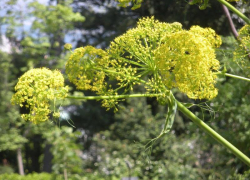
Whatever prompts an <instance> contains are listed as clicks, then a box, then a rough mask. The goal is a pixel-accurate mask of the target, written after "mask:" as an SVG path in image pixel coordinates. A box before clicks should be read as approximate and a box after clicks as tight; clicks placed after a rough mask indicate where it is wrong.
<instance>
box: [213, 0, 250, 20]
mask: <svg viewBox="0 0 250 180" xmlns="http://www.w3.org/2000/svg"><path fill="white" fill-rule="evenodd" d="M217 1H219V2H220V3H221V4H224V5H225V6H226V7H227V8H228V9H230V10H231V11H233V12H234V13H235V14H237V15H238V16H239V17H240V18H241V19H243V20H244V21H245V22H246V23H247V24H250V19H248V18H247V17H246V16H245V15H244V14H242V13H241V12H240V11H239V10H238V9H236V8H235V7H234V6H232V5H231V4H230V3H228V2H227V1H225V0H217Z"/></svg>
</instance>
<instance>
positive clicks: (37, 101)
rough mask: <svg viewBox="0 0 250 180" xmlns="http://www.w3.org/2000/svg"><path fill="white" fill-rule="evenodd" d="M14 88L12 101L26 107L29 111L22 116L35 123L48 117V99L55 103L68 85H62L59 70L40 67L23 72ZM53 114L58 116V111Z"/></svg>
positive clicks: (64, 94) (62, 81)
mask: <svg viewBox="0 0 250 180" xmlns="http://www.w3.org/2000/svg"><path fill="white" fill-rule="evenodd" d="M15 90H16V93H15V94H14V95H13V97H12V103H13V104H19V105H20V106H21V107H23V106H25V107H26V108H28V109H29V110H30V113H29V114H22V118H23V119H25V120H29V121H31V122H33V123H35V124H37V123H39V122H42V121H46V120H48V119H49V114H50V113H51V110H50V101H53V102H54V103H55V101H56V100H57V99H64V98H65V97H66V96H67V92H68V87H67V86H66V87H65V86H64V78H63V76H62V74H61V73H60V71H58V70H54V71H51V70H49V69H47V68H41V69H31V70H29V71H28V72H26V73H24V74H23V75H22V76H21V77H20V78H19V80H18V83H17V85H16V87H15ZM54 105H55V104H54ZM53 116H54V117H58V116H59V113H58V112H54V113H53Z"/></svg>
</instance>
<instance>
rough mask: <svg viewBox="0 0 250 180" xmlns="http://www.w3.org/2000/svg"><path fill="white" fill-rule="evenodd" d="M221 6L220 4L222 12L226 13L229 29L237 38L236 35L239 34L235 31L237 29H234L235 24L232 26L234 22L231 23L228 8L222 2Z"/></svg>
mask: <svg viewBox="0 0 250 180" xmlns="http://www.w3.org/2000/svg"><path fill="white" fill-rule="evenodd" d="M221 6H222V9H223V11H224V13H225V15H226V17H227V20H228V22H229V25H230V28H231V31H232V33H233V35H234V37H235V39H237V38H238V36H239V34H238V32H237V30H236V28H235V26H234V23H233V20H232V18H231V15H230V13H229V11H228V8H227V7H226V6H225V5H223V4H221Z"/></svg>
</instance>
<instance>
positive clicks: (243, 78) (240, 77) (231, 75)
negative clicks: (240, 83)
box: [215, 72, 250, 82]
mask: <svg viewBox="0 0 250 180" xmlns="http://www.w3.org/2000/svg"><path fill="white" fill-rule="evenodd" d="M215 74H218V75H225V76H228V77H232V78H236V79H240V80H244V81H249V82H250V79H248V78H245V77H242V76H236V75H234V74H229V73H224V72H217V73H215Z"/></svg>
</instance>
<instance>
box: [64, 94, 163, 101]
mask: <svg viewBox="0 0 250 180" xmlns="http://www.w3.org/2000/svg"><path fill="white" fill-rule="evenodd" d="M158 96H162V94H125V95H114V96H67V97H66V98H69V99H84V100H100V99H122V98H130V97H158Z"/></svg>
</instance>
